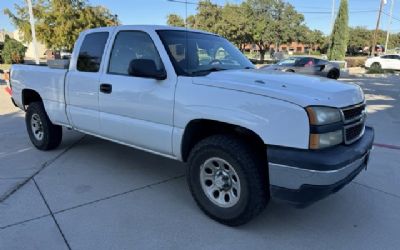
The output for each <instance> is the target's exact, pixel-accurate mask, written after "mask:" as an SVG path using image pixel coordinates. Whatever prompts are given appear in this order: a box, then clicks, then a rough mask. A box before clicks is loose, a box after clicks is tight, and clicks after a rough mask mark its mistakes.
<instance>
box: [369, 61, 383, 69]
mask: <svg viewBox="0 0 400 250" xmlns="http://www.w3.org/2000/svg"><path fill="white" fill-rule="evenodd" d="M370 68H371V69H375V70H381V69H382V65H381V64H380V63H378V62H374V63H373V64H371V67H370Z"/></svg>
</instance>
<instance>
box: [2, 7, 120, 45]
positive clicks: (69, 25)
mask: <svg viewBox="0 0 400 250" xmlns="http://www.w3.org/2000/svg"><path fill="white" fill-rule="evenodd" d="M15 9H16V12H15V13H13V12H11V11H10V10H9V9H5V10H4V13H5V14H6V15H8V16H9V18H10V19H11V21H12V23H13V24H14V25H15V26H16V27H17V28H18V29H19V30H20V31H21V32H22V34H23V38H24V41H25V42H30V41H31V40H32V37H31V29H30V23H29V15H28V7H27V6H19V5H15ZM33 13H34V16H35V19H36V31H37V32H36V33H37V37H38V40H39V41H41V42H43V43H45V44H46V46H47V47H48V48H51V49H67V50H71V49H72V47H73V45H74V43H75V41H76V39H77V37H78V36H79V33H80V32H81V31H83V30H85V29H91V28H96V27H102V26H113V25H118V24H119V21H118V18H117V16H116V15H113V14H111V12H110V11H109V10H108V9H107V8H105V7H102V6H91V5H89V4H88V3H87V2H86V1H85V0H37V1H34V3H33Z"/></svg>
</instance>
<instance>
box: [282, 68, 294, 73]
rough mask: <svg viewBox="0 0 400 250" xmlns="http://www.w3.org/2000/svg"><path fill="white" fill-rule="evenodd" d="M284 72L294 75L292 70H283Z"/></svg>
mask: <svg viewBox="0 0 400 250" xmlns="http://www.w3.org/2000/svg"><path fill="white" fill-rule="evenodd" d="M284 72H289V73H294V70H293V69H287V70H284Z"/></svg>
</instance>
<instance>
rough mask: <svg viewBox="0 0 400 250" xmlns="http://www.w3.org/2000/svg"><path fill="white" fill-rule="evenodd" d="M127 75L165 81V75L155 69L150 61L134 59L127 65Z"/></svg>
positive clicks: (163, 72) (153, 63)
mask: <svg viewBox="0 0 400 250" xmlns="http://www.w3.org/2000/svg"><path fill="white" fill-rule="evenodd" d="M128 73H129V75H131V76H137V77H145V78H154V79H157V80H165V79H166V78H167V73H166V72H165V70H164V69H161V70H159V69H157V65H156V62H155V61H154V60H151V59H134V60H132V61H131V62H130V63H129V70H128Z"/></svg>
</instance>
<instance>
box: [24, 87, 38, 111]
mask: <svg viewBox="0 0 400 250" xmlns="http://www.w3.org/2000/svg"><path fill="white" fill-rule="evenodd" d="M42 101H43V100H42V98H41V97H40V95H39V94H38V92H36V91H34V90H32V89H24V90H23V91H22V104H23V105H24V107H25V106H28V105H29V104H31V103H32V102H42Z"/></svg>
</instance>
